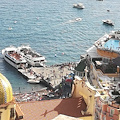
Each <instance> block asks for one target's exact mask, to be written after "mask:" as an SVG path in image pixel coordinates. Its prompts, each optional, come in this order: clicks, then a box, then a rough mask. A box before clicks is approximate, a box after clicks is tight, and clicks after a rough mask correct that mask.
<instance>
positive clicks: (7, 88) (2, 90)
mask: <svg viewBox="0 0 120 120" xmlns="http://www.w3.org/2000/svg"><path fill="white" fill-rule="evenodd" d="M12 98H13V94H12V87H11V84H10V83H9V81H8V80H7V79H6V77H4V76H3V75H2V74H1V73H0V105H1V104H5V103H8V102H10V101H11V100H12Z"/></svg>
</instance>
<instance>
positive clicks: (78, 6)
mask: <svg viewBox="0 0 120 120" xmlns="http://www.w3.org/2000/svg"><path fill="white" fill-rule="evenodd" d="M73 7H74V8H78V9H84V8H85V6H84V5H83V4H82V3H78V4H73Z"/></svg>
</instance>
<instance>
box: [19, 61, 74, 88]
mask: <svg viewBox="0 0 120 120" xmlns="http://www.w3.org/2000/svg"><path fill="white" fill-rule="evenodd" d="M75 65H76V63H63V64H58V65H52V66H46V67H30V68H25V69H18V72H20V73H21V74H22V75H23V76H24V77H25V78H26V79H27V80H28V81H27V82H29V83H40V82H43V83H44V84H45V85H46V86H48V87H52V88H54V87H55V86H57V85H59V84H60V83H61V82H62V79H63V78H64V76H67V75H68V74H70V73H73V70H74V67H75Z"/></svg>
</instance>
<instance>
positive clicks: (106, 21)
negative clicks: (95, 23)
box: [102, 19, 114, 26]
mask: <svg viewBox="0 0 120 120" xmlns="http://www.w3.org/2000/svg"><path fill="white" fill-rule="evenodd" d="M102 21H103V23H104V24H107V25H112V26H114V23H113V22H112V21H111V20H109V19H107V20H102Z"/></svg>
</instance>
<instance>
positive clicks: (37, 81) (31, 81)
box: [27, 79, 40, 84]
mask: <svg viewBox="0 0 120 120" xmlns="http://www.w3.org/2000/svg"><path fill="white" fill-rule="evenodd" d="M27 82H28V83H35V84H38V83H40V81H39V80H34V79H30V80H28V81H27Z"/></svg>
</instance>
